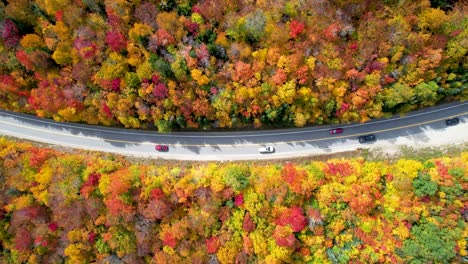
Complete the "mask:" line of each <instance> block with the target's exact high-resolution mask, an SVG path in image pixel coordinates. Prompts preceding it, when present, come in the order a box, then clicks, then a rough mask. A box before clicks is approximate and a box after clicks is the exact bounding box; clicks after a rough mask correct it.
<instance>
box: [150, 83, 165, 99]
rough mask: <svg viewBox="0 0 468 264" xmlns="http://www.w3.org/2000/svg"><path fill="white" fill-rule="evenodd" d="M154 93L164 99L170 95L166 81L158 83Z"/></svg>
mask: <svg viewBox="0 0 468 264" xmlns="http://www.w3.org/2000/svg"><path fill="white" fill-rule="evenodd" d="M153 95H154V97H156V98H158V99H164V98H166V97H167V96H168V90H167V87H166V85H165V84H164V83H161V82H160V83H157V84H155V85H154V88H153Z"/></svg>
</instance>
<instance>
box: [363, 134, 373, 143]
mask: <svg viewBox="0 0 468 264" xmlns="http://www.w3.org/2000/svg"><path fill="white" fill-rule="evenodd" d="M375 140H376V139H375V135H365V136H360V137H359V143H367V142H372V141H375Z"/></svg>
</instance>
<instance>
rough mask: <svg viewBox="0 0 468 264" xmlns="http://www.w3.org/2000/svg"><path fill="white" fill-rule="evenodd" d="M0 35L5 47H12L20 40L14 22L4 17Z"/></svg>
mask: <svg viewBox="0 0 468 264" xmlns="http://www.w3.org/2000/svg"><path fill="white" fill-rule="evenodd" d="M0 35H1V37H2V39H3V43H5V46H7V47H10V48H11V47H14V46H16V44H18V42H19V40H20V36H19V31H18V28H17V27H16V24H15V23H14V22H13V21H11V20H10V19H8V18H7V19H5V21H4V22H3V25H2V27H0Z"/></svg>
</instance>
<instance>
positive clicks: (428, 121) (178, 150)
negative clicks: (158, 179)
mask: <svg viewBox="0 0 468 264" xmlns="http://www.w3.org/2000/svg"><path fill="white" fill-rule="evenodd" d="M467 115H468V103H466V102H464V103H450V104H445V105H440V106H436V107H432V108H428V109H424V110H420V111H415V112H412V113H409V114H408V115H405V116H402V117H399V116H394V117H392V118H389V119H381V120H373V121H370V122H367V123H362V124H349V125H342V126H340V127H342V128H343V129H344V133H343V134H340V135H334V136H333V135H329V133H328V131H329V129H331V128H335V127H338V126H321V127H307V128H295V129H281V130H261V131H247V132H194V133H189V132H177V133H169V134H159V133H157V132H148V131H139V130H133V129H118V128H108V127H101V126H90V125H81V124H71V123H59V122H55V121H52V120H47V119H40V118H37V117H33V116H28V115H24V114H17V113H12V112H7V111H2V110H0V133H1V134H5V135H9V136H14V137H19V138H25V139H31V140H35V141H41V142H45V143H51V144H59V145H64V146H70V147H76V148H81V149H90V150H100V151H107V152H115V153H121V154H130V155H138V156H147V157H162V158H168V159H190V160H230V159H257V158H270V157H271V158H275V157H284V156H285V154H287V153H293V154H294V153H296V154H297V153H303V154H301V155H307V154H310V152H311V151H307V150H310V149H315V150H316V149H317V148H319V149H323V150H327V151H333V149H343V147H346V146H350V145H353V146H356V140H355V139H356V138H357V137H358V136H361V135H365V134H376V135H377V137H378V140H383V139H386V140H391V139H392V138H397V137H402V136H403V137H404V136H411V135H419V134H421V133H423V131H424V130H425V129H427V128H430V129H432V130H441V129H444V128H445V123H444V120H446V119H448V118H452V117H460V118H461V121H462V122H461V123H462V124H460V125H466V122H465V120H464V119H465V117H466V116H467ZM465 131H466V130H465ZM465 133H466V132H465ZM467 134H468V133H467ZM465 136H466V137H468V135H465ZM350 141H351V143H352V144H350ZM155 144H166V145H169V146H170V152H168V153H157V152H155V150H154V145H155ZM266 144H268V145H275V147H276V150H277V151H276V152H275V153H274V154H273V155H261V154H259V153H258V152H257V151H258V149H257V148H258V147H259V146H262V145H266ZM337 144H338V145H337ZM340 144H341V146H340Z"/></svg>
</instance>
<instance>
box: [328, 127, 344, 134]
mask: <svg viewBox="0 0 468 264" xmlns="http://www.w3.org/2000/svg"><path fill="white" fill-rule="evenodd" d="M329 132H330V135H335V134H341V133H343V129H342V128H333V129H330V131H329Z"/></svg>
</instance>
